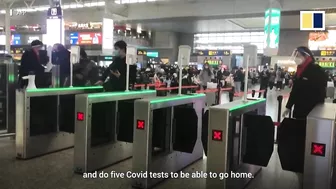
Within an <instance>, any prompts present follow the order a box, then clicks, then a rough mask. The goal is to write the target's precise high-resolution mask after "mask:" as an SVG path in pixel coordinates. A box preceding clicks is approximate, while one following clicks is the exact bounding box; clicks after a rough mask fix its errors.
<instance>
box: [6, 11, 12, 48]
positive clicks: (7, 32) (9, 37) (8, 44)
mask: <svg viewBox="0 0 336 189" xmlns="http://www.w3.org/2000/svg"><path fill="white" fill-rule="evenodd" d="M10 16H11V15H10V6H6V14H5V35H6V45H5V51H7V52H8V53H10V46H11V39H12V36H11V30H10Z"/></svg>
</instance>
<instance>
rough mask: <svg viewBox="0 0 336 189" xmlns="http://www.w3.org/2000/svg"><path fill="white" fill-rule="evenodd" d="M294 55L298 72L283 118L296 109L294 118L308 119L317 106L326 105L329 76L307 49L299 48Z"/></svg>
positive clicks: (294, 78)
mask: <svg viewBox="0 0 336 189" xmlns="http://www.w3.org/2000/svg"><path fill="white" fill-rule="evenodd" d="M293 55H294V57H295V62H296V64H297V72H296V74H295V76H294V77H293V86H292V91H291V92H290V95H289V99H288V102H287V105H286V110H285V111H284V113H283V116H284V117H285V116H286V115H288V114H289V112H290V111H291V109H292V107H294V110H293V117H294V118H296V119H306V118H307V116H308V114H309V113H310V111H311V110H312V109H313V108H314V107H315V106H316V105H317V104H320V103H324V99H325V97H326V87H327V76H326V74H325V73H324V71H323V70H322V68H321V67H320V66H319V65H317V64H315V58H314V56H313V54H312V52H311V51H310V50H309V49H308V48H307V47H298V48H297V49H296V50H295V52H294V54H293Z"/></svg>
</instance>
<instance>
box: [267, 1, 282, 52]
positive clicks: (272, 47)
mask: <svg viewBox="0 0 336 189" xmlns="http://www.w3.org/2000/svg"><path fill="white" fill-rule="evenodd" d="M280 22H281V4H280V3H279V1H278V0H270V4H269V7H268V9H266V11H265V27H264V32H265V41H264V43H265V44H264V45H265V48H264V54H265V56H275V55H277V54H278V49H279V40H280Z"/></svg>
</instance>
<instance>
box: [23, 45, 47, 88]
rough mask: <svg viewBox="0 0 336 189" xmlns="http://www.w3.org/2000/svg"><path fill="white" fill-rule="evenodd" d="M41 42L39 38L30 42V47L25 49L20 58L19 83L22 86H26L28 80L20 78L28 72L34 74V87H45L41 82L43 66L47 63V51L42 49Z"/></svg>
mask: <svg viewBox="0 0 336 189" xmlns="http://www.w3.org/2000/svg"><path fill="white" fill-rule="evenodd" d="M43 48H44V46H43V43H42V42H41V41H40V40H34V41H33V42H32V43H31V48H30V49H27V50H26V51H25V52H24V53H23V55H22V58H21V65H20V69H19V84H20V87H21V88H23V87H25V86H27V84H28V81H24V80H22V77H23V76H27V75H29V74H33V75H35V84H36V87H45V86H46V85H44V83H45V82H43V80H44V79H43V77H44V69H45V68H44V67H43V65H45V64H47V63H48V61H49V60H48V59H49V58H48V56H47V51H46V50H44V49H43Z"/></svg>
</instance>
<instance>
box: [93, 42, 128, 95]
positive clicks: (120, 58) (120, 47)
mask: <svg viewBox="0 0 336 189" xmlns="http://www.w3.org/2000/svg"><path fill="white" fill-rule="evenodd" d="M126 48H127V44H126V42H125V41H117V42H116V43H115V44H114V50H115V51H114V60H113V63H112V64H110V65H109V67H108V68H107V69H106V70H105V72H104V73H103V75H102V77H101V78H100V80H99V81H98V82H97V83H96V85H103V86H104V89H105V91H125V90H126V69H127V66H126ZM130 75H131V73H130ZM108 77H109V80H108V81H107V82H106V83H104V82H105V80H106V79H107V78H108Z"/></svg>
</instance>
